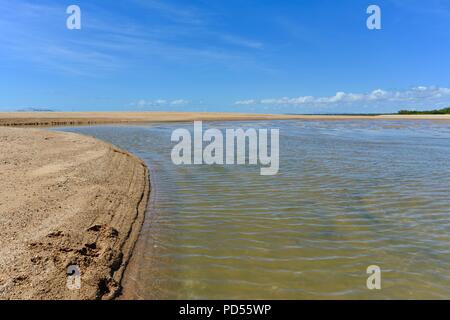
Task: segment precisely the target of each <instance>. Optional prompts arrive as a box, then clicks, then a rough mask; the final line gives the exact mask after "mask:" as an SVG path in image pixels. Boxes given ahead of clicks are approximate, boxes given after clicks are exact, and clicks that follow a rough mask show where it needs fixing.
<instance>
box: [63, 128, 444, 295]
mask: <svg viewBox="0 0 450 320" xmlns="http://www.w3.org/2000/svg"><path fill="white" fill-rule="evenodd" d="M204 126H205V127H207V126H209V127H215V128H222V129H223V128H239V127H243V128H245V127H256V128H279V129H280V171H279V173H278V175H276V176H261V175H260V174H259V166H248V165H247V166H237V165H228V166H218V165H215V166H207V165H200V166H175V165H173V164H172V162H171V158H170V152H171V149H172V147H173V146H174V145H175V143H172V142H170V135H171V133H172V130H173V129H175V128H178V127H186V128H189V129H192V124H191V123H189V124H149V125H139V126H118V125H117V126H95V127H73V128H63V130H65V131H73V132H80V133H84V134H88V135H93V136H95V137H98V138H100V139H103V140H106V141H109V142H111V143H113V144H115V145H117V146H119V147H121V148H123V149H126V150H128V151H131V152H133V153H135V154H136V155H138V156H139V157H141V158H142V159H144V160H145V161H146V163H147V164H148V165H149V167H150V170H151V176H152V184H153V185H152V188H153V189H152V202H151V205H150V210H149V212H148V214H147V218H146V222H145V223H144V226H143V230H142V236H141V239H140V240H139V245H138V248H139V250H138V252H136V255H135V264H134V267H133V268H132V270H131V271H130V272H132V273H133V274H132V278H133V279H135V281H134V285H133V286H134V287H135V288H134V291H136V293H137V295H138V296H139V297H142V298H159V299H222V298H223V299H266V298H272V299H304V298H312V299H317V298H325V299H360V298H361V299H371V298H381V299H383V298H400V299H402V298H438V299H439V298H447V299H449V298H450V195H449V194H450V192H449V191H450V125H449V124H448V123H444V122H441V123H438V122H431V121H284V122H283V121H270V122H227V123H225V122H223V123H220V122H211V123H209V124H208V125H206V124H205V123H204ZM369 265H378V266H379V267H380V268H381V270H382V275H381V276H382V289H381V290H368V289H367V287H366V279H367V277H368V275H367V274H366V268H367V267H368V266H369Z"/></svg>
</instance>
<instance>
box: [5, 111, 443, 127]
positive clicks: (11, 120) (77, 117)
mask: <svg viewBox="0 0 450 320" xmlns="http://www.w3.org/2000/svg"><path fill="white" fill-rule="evenodd" d="M294 119H298V120H354V119H360V120H445V121H450V115H379V116H370V115H286V114H243V113H223V112H222V113H216V112H3V113H2V112H0V125H3V126H63V125H86V124H106V123H143V122H181V121H194V120H203V121H227V120H229V121H233V120H236V121H244V120H294Z"/></svg>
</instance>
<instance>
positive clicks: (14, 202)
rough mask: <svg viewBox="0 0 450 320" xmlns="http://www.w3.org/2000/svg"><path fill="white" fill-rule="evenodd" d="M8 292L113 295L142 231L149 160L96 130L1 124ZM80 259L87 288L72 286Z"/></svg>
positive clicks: (1, 279)
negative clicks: (71, 272) (95, 134)
mask: <svg viewBox="0 0 450 320" xmlns="http://www.w3.org/2000/svg"><path fill="white" fill-rule="evenodd" d="M0 148H1V150H2V152H1V154H0V177H1V179H2V191H1V194H0V230H1V231H2V232H1V233H0V299H110V298H114V297H115V296H117V295H118V294H119V293H120V282H121V279H122V274H123V272H124V269H125V267H126V265H127V263H128V261H129V258H130V256H131V252H132V249H133V247H134V244H135V241H136V239H137V236H138V234H139V231H140V228H141V225H142V221H143V219H144V215H145V210H146V206H147V201H148V194H149V192H148V191H149V180H148V171H147V168H146V166H145V165H144V164H143V163H142V162H141V160H139V159H137V158H136V157H134V156H133V155H130V154H128V153H126V152H124V151H121V150H119V149H117V148H115V147H114V146H112V145H110V144H107V143H104V142H101V141H99V140H96V139H94V138H91V137H87V136H82V135H78V134H73V133H62V132H53V131H45V130H38V129H19V128H4V127H3V128H0ZM70 265H78V266H79V268H80V271H81V288H80V289H79V290H69V289H68V288H67V285H66V283H67V274H66V272H67V267H68V266H70Z"/></svg>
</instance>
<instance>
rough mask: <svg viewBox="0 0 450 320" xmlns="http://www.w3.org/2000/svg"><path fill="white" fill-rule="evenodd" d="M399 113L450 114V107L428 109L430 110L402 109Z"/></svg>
mask: <svg viewBox="0 0 450 320" xmlns="http://www.w3.org/2000/svg"><path fill="white" fill-rule="evenodd" d="M398 114H450V108H444V109H440V110H428V111H410V110H400V111H399V112H398Z"/></svg>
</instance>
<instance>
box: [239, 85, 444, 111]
mask: <svg viewBox="0 0 450 320" xmlns="http://www.w3.org/2000/svg"><path fill="white" fill-rule="evenodd" d="M442 99H447V100H448V104H450V100H449V99H450V88H440V87H433V86H430V87H426V86H417V87H413V88H411V89H407V90H403V91H387V90H382V89H377V90H373V91H371V92H369V93H346V92H342V91H339V92H337V93H336V94H335V95H333V96H325V97H313V96H300V97H296V98H289V97H283V98H275V99H273V98H271V99H261V100H257V99H249V100H241V101H236V102H235V103H234V104H235V105H274V106H319V107H321V106H323V107H327V106H338V105H351V104H365V105H367V104H376V103H398V104H399V105H401V104H402V103H407V104H427V103H428V104H429V103H436V102H439V101H440V100H442Z"/></svg>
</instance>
